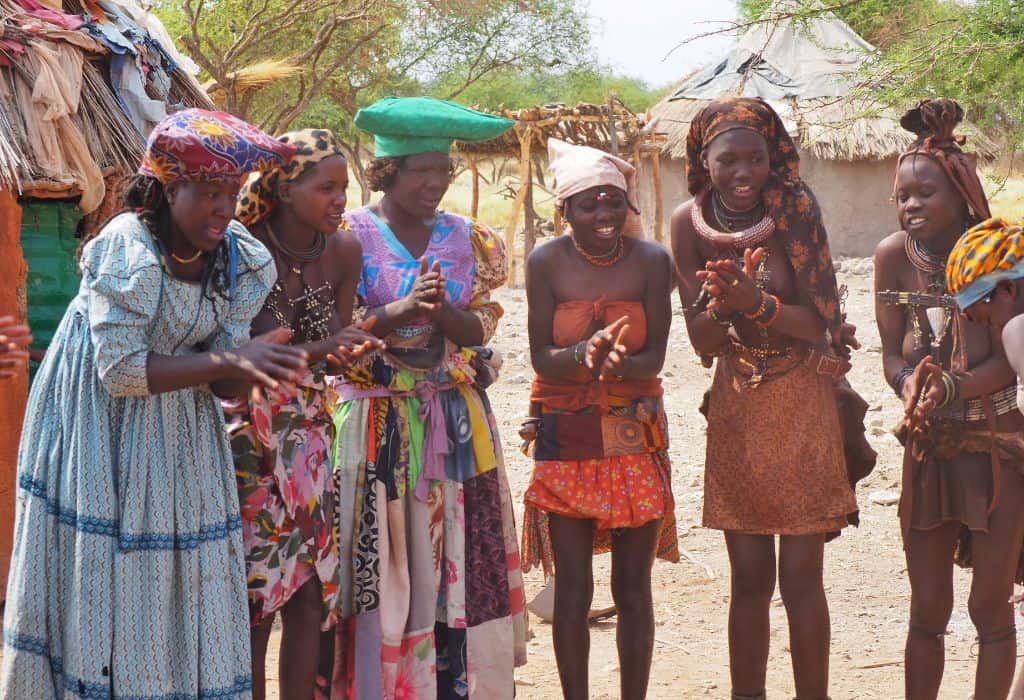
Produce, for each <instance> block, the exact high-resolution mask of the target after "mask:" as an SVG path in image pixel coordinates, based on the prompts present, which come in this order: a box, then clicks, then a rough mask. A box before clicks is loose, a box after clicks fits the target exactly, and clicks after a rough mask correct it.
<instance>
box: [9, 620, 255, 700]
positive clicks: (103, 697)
mask: <svg viewBox="0 0 1024 700" xmlns="http://www.w3.org/2000/svg"><path fill="white" fill-rule="evenodd" d="M4 644H5V645H6V646H7V647H9V648H11V649H16V650H18V651H24V652H26V653H28V654H35V655H36V656H40V657H42V658H44V659H46V660H47V661H49V662H50V670H51V672H52V673H53V674H54V675H55V676H60V679H61V684H62V685H63V686H64V689H65V690H67V691H68V692H70V693H72V694H74V695H76V696H77V697H80V698H86V700H111V699H112V698H113V695H112V694H111V692H110V684H109V683H92V682H89V681H85V680H82V679H81V678H75V677H74V676H69V675H67V674H65V673H64V662H63V661H62V660H61V659H60V657H57V656H52V655H51V654H50V647H49V644H47V642H46V641H45V640H43V639H39V638H38V637H31V636H29V635H27V634H12V633H9V632H7V631H6V630H5V631H4ZM251 690H252V677H250V676H236V677H235V682H234V683H233V684H231V685H230V686H228V687H225V688H211V689H209V690H201V691H199V694H198V695H193V694H190V693H169V694H164V695H121V694H120V693H119V694H118V696H117V697H118V700H231V699H232V698H236V697H238V696H239V695H243V694H245V695H247V694H248V693H249V691H251Z"/></svg>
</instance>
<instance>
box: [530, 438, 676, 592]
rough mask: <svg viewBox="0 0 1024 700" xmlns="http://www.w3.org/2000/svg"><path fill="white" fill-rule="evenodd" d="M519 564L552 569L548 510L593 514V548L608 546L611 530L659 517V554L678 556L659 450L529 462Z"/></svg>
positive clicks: (668, 487)
mask: <svg viewBox="0 0 1024 700" xmlns="http://www.w3.org/2000/svg"><path fill="white" fill-rule="evenodd" d="M524 500H525V502H526V514H525V519H524V523H523V569H524V570H525V571H529V570H530V568H532V567H533V566H536V565H538V564H540V565H543V568H544V571H545V573H551V571H552V570H553V556H552V554H551V542H550V538H549V536H548V528H547V516H548V514H549V513H554V514H556V515H562V516H565V517H569V518H582V519H587V520H593V521H594V523H595V532H594V554H600V553H602V552H607V551H609V550H610V548H611V534H612V533H613V531H614V530H618V529H621V528H636V527H640V526H641V525H644V524H646V523H649V522H651V521H652V520H659V519H660V520H662V527H661V534H660V535H659V538H658V558H659V559H665V560H667V561H673V562H675V561H679V544H678V537H677V534H676V520H675V499H674V498H673V497H672V484H671V472H670V468H669V461H668V457H667V455H665V453H664V452H650V453H639V454H630V455H623V456H618V457H604V458H601V459H587V460H551V461H537V462H534V468H533V475H532V476H531V478H530V486H529V487H528V488H527V489H526V494H525V495H524Z"/></svg>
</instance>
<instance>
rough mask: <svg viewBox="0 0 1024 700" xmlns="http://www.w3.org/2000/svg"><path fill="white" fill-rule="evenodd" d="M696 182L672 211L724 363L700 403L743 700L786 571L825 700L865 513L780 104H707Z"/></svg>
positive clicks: (817, 692)
mask: <svg viewBox="0 0 1024 700" xmlns="http://www.w3.org/2000/svg"><path fill="white" fill-rule="evenodd" d="M687 177H688V183H689V189H690V192H691V194H693V195H694V199H693V200H692V201H690V202H687V203H685V204H683V205H682V206H681V207H679V208H678V209H677V210H676V211H675V213H674V214H673V217H672V246H673V251H674V253H675V261H676V267H677V270H678V274H679V280H680V284H679V293H680V298H681V300H682V303H683V307H684V309H685V315H686V322H687V329H688V331H689V334H690V340H691V343H692V344H693V347H694V349H695V350H696V351H697V352H698V353H699V354H700V355H701V356H702V357H703V358H704V359H705V362H706V363H707V364H708V365H709V366H710V362H711V358H714V357H717V358H718V360H717V363H716V368H715V377H714V382H713V384H712V387H711V390H710V392H709V393H708V395H707V397H706V405H705V406H704V407H703V410H704V411H705V413H706V416H707V419H708V430H707V459H706V464H705V480H704V525H705V526H706V527H710V528H715V529H719V530H723V531H724V532H725V541H726V545H727V547H728V550H729V561H730V563H731V566H732V589H731V593H732V594H731V598H730V605H729V657H730V658H729V660H730V672H731V675H732V690H733V697H734V698H737V699H740V698H743V699H749V698H763V697H764V695H765V675H766V670H767V662H768V648H769V644H768V642H769V631H770V627H769V615H768V612H769V605H770V603H771V599H772V595H773V593H774V590H775V580H776V571H778V579H779V586H780V589H781V592H782V600H783V603H784V605H785V607H786V613H787V617H788V619H789V632H790V640H789V641H790V650H791V655H792V660H793V675H794V680H795V684H796V694H797V696H798V698H800V699H801V700H822V699H823V698H826V697H827V695H828V668H829V641H830V625H829V612H828V603H827V600H826V598H825V591H824V587H823V585H822V568H823V564H824V546H825V541H826V538H827V537H828V536H829V535H830V533H835V532H838V531H839V530H841V529H842V528H843V527H845V526H846V525H847V523H848V522H849V521H850V520H851V518H852V517H853V515H854V513H855V511H856V510H857V505H856V500H855V498H854V495H853V491H852V489H851V488H850V484H849V482H848V475H847V469H846V459H845V457H844V444H843V435H842V432H841V428H840V417H839V411H838V408H837V389H836V383H837V382H838V381H839V380H840V379H841V377H842V375H843V373H844V372H845V370H846V369H848V367H849V365H848V364H847V363H846V362H845V360H844V358H843V357H842V356H841V355H842V354H843V353H845V347H844V341H845V342H850V339H849V337H848V336H849V334H850V331H851V330H852V329H850V328H849V327H846V328H844V326H843V322H842V315H841V310H840V303H839V297H838V291H837V288H836V282H835V274H834V272H833V268H832V260H831V257H830V255H829V249H828V243H827V239H826V236H825V230H824V227H823V226H822V223H821V217H820V213H819V210H818V206H817V203H816V202H815V200H814V196H813V194H812V193H811V191H810V190H809V189H808V188H807V187H806V186H805V185H804V184H803V182H802V181H801V180H800V176H799V159H798V156H797V152H796V147H795V145H794V144H793V142H792V140H791V139H790V138H789V135H788V134H787V133H786V130H785V127H784V126H783V125H782V122H781V120H780V119H779V117H778V115H776V114H775V112H774V111H773V110H772V109H771V107H769V106H768V105H767V104H766V103H764V102H761V101H760V100H754V99H747V98H735V99H730V100H722V101H718V102H712V103H711V104H709V105H707V106H706V107H705V108H704V109H703V110H702V111H701V113H700V114H698V115H697V116H696V117H695V118H694V120H693V122H692V124H691V129H690V134H689V138H688V140H687ZM830 341H831V343H830ZM837 353H839V354H838V355H837ZM861 430H862V428H861ZM776 536H779V540H780V542H779V549H778V560H777V562H776V545H775V537H776Z"/></svg>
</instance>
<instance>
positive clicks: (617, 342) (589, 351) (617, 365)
mask: <svg viewBox="0 0 1024 700" xmlns="http://www.w3.org/2000/svg"><path fill="white" fill-rule="evenodd" d="M627 321H628V318H627V317H626V316H622V317H620V318H618V319H616V320H615V321H613V322H612V323H611V324H610V325H608V326H606V327H604V328H602V329H601V330H599V331H597V332H596V333H594V335H592V336H591V337H590V339H589V340H588V341H587V347H586V350H585V351H584V362H585V364H586V366H587V369H589V370H590V373H591V374H593V375H594V376H596V377H597V378H598V379H599V380H600V381H602V382H603V381H606V380H607V379H608V378H609V377H620V376H622V374H623V373H624V372H625V370H626V363H627V361H628V360H629V356H628V355H627V354H626V346H625V345H623V343H622V339H623V338H624V337H625V336H626V333H627V332H628V331H629V324H628V323H627Z"/></svg>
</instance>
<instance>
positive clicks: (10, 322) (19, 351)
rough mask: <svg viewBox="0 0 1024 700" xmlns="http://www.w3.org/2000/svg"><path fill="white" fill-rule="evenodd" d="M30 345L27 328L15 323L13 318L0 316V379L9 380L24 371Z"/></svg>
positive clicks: (30, 338) (30, 337)
mask: <svg viewBox="0 0 1024 700" xmlns="http://www.w3.org/2000/svg"><path fill="white" fill-rule="evenodd" d="M31 343H32V336H31V334H30V333H29V329H28V326H26V325H23V324H18V323H15V321H14V317H13V316H0V379H9V378H11V377H14V376H16V375H17V374H18V373H19V372H21V371H23V370H24V368H25V365H26V364H27V363H28V359H29V353H28V346H29V345H30V344H31Z"/></svg>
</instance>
